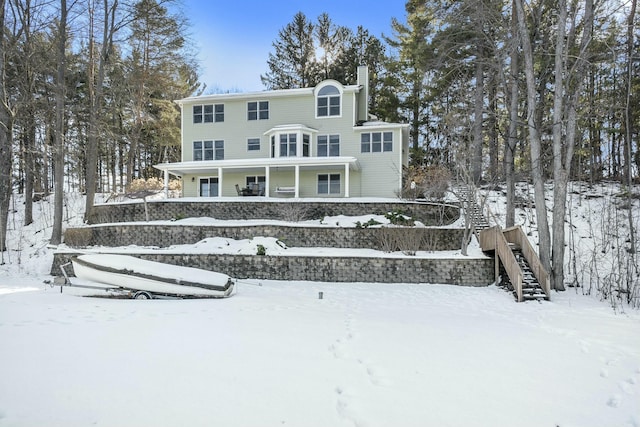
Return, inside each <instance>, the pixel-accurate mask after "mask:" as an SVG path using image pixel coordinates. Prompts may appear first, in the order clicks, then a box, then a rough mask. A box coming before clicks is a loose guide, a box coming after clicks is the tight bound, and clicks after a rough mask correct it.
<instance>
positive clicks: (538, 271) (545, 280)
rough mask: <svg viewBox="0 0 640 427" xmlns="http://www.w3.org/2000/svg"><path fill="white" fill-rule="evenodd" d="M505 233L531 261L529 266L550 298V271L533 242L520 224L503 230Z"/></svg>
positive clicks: (507, 238) (509, 240)
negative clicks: (544, 264) (543, 264)
mask: <svg viewBox="0 0 640 427" xmlns="http://www.w3.org/2000/svg"><path fill="white" fill-rule="evenodd" d="M503 235H504V237H505V239H506V240H507V241H508V242H510V243H513V244H516V245H518V246H519V247H520V249H521V250H522V256H524V258H525V259H526V260H527V262H528V263H529V267H530V268H531V271H532V272H533V275H534V276H535V278H536V280H538V283H540V287H541V288H542V290H543V291H544V294H545V295H546V297H547V299H549V298H550V296H551V295H550V294H551V280H550V278H549V273H547V270H545V268H544V267H543V266H542V262H541V261H540V258H539V257H538V254H537V252H536V251H535V249H533V246H532V245H531V242H530V241H529V239H528V238H527V235H526V234H525V233H524V231H522V228H520V226H515V227H510V228H507V229H505V230H504V231H503Z"/></svg>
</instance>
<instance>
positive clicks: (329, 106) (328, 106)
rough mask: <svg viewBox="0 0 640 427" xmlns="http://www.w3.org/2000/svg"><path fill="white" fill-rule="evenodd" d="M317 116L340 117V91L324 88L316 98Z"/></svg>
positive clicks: (331, 86) (332, 87)
mask: <svg viewBox="0 0 640 427" xmlns="http://www.w3.org/2000/svg"><path fill="white" fill-rule="evenodd" d="M316 106H317V110H316V114H317V116H318V117H334V116H339V115H340V90H339V89H338V88H337V87H335V86H333V85H327V86H324V87H322V88H321V89H320V90H319V91H318V94H317V97H316Z"/></svg>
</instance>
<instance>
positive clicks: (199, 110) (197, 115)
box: [193, 104, 224, 123]
mask: <svg viewBox="0 0 640 427" xmlns="http://www.w3.org/2000/svg"><path fill="white" fill-rule="evenodd" d="M214 121H215V122H224V104H204V105H194V106H193V123H213V122H214Z"/></svg>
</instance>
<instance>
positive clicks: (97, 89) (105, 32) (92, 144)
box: [85, 0, 118, 219]
mask: <svg viewBox="0 0 640 427" xmlns="http://www.w3.org/2000/svg"><path fill="white" fill-rule="evenodd" d="M102 7H103V9H102V11H103V13H104V16H103V21H102V22H103V28H102V43H101V47H100V55H99V57H98V58H97V62H98V72H97V75H96V74H95V69H94V64H95V62H96V58H95V52H94V49H95V38H94V34H93V17H94V10H90V17H89V19H90V36H89V37H90V40H89V48H90V54H89V70H88V71H89V73H88V75H89V97H90V102H89V108H90V110H89V132H88V136H87V155H86V156H87V157H86V162H87V170H86V174H87V184H86V191H87V199H86V205H85V219H86V218H88V217H89V216H90V215H91V210H92V209H93V204H94V201H95V195H96V188H97V186H98V179H99V177H98V176H97V171H98V151H99V149H98V148H99V141H98V137H99V126H100V125H99V123H98V118H99V117H100V112H101V110H102V104H103V94H104V79H105V73H106V67H107V65H108V63H109V60H110V57H109V53H110V52H111V49H112V46H113V37H114V34H115V32H116V31H117V27H116V24H115V12H116V9H117V8H118V0H114V2H113V4H112V5H111V6H109V0H103V4H102Z"/></svg>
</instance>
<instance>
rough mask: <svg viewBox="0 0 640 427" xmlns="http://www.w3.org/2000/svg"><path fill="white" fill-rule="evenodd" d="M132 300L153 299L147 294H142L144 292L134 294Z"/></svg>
mask: <svg viewBox="0 0 640 427" xmlns="http://www.w3.org/2000/svg"><path fill="white" fill-rule="evenodd" d="M133 298H134V299H153V298H152V297H151V294H150V293H149V292H144V291H140V292H136V293H135V294H134V295H133Z"/></svg>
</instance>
